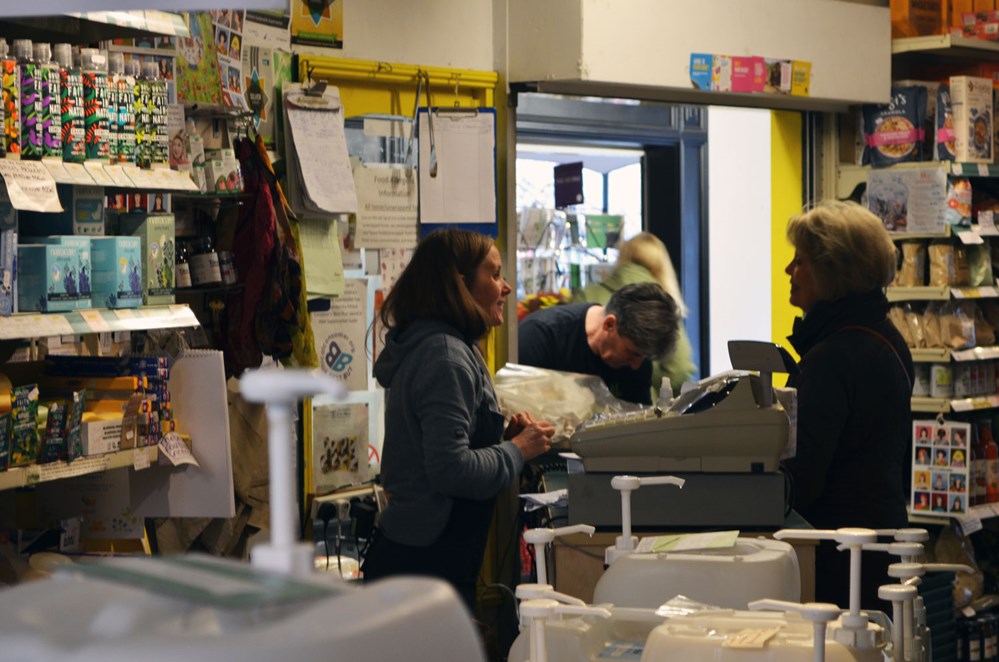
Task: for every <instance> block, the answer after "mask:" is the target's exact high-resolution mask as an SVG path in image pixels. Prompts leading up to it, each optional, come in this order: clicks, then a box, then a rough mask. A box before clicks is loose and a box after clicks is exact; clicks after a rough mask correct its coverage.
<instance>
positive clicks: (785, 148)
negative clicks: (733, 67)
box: [770, 111, 804, 358]
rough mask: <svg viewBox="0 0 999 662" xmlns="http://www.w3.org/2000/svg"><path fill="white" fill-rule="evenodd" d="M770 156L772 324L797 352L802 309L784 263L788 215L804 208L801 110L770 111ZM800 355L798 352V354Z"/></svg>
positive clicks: (788, 256) (788, 254)
mask: <svg viewBox="0 0 999 662" xmlns="http://www.w3.org/2000/svg"><path fill="white" fill-rule="evenodd" d="M770 118H771V119H770V124H771V131H770V141H771V149H770V160H771V180H770V182H771V183H770V187H771V192H770V197H771V201H772V202H771V225H770V231H771V247H770V255H771V262H772V273H773V277H772V278H771V281H770V282H771V285H770V290H771V292H770V300H771V316H772V318H771V324H770V328H771V329H772V332H773V341H774V342H776V343H778V344H780V345H781V346H782V347H785V348H786V349H787V350H788V351H790V352H791V353H792V354H794V350H793V349H792V348H791V346H790V344H789V343H788V342H787V336H788V335H790V333H791V327H792V324H793V323H794V318H795V316H796V315H798V314H799V313H800V312H801V311H799V310H798V309H797V308H794V307H793V306H792V305H791V304H790V303H788V297H789V296H790V281H789V279H788V276H787V274H785V273H784V267H786V266H787V264H788V262H790V261H791V257H792V256H793V255H794V250H793V249H792V248H791V245H790V244H789V243H788V241H787V237H786V235H785V229H786V227H787V219H788V218H790V217H791V216H793V215H794V214H796V213H798V212H800V211H801V208H802V206H803V205H804V201H803V200H802V199H801V183H802V170H801V147H802V145H801V127H802V117H801V113H797V112H790V111H773V112H771V113H770ZM795 358H797V356H796V357H795Z"/></svg>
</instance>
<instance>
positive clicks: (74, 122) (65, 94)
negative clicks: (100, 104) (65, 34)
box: [54, 44, 87, 163]
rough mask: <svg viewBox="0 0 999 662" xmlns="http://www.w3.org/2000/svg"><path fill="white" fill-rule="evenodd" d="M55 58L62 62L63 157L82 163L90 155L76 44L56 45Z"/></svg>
mask: <svg viewBox="0 0 999 662" xmlns="http://www.w3.org/2000/svg"><path fill="white" fill-rule="evenodd" d="M54 51H55V58H56V61H57V62H58V63H59V96H60V110H61V113H60V115H61V118H60V129H61V131H62V160H63V161H69V162H71V163H82V162H83V161H84V159H86V157H87V152H86V145H85V136H86V128H85V127H84V119H83V75H82V74H81V73H80V69H79V67H77V66H75V65H74V64H73V47H72V46H70V45H69V44H56V45H55V48H54Z"/></svg>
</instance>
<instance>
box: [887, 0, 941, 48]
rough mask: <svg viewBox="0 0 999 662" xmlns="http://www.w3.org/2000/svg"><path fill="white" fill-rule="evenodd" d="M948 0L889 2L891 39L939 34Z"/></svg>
mask: <svg viewBox="0 0 999 662" xmlns="http://www.w3.org/2000/svg"><path fill="white" fill-rule="evenodd" d="M947 1H948V0H891V38H892V39H900V38H903V37H921V36H924V35H934V34H940V33H941V31H942V30H943V26H944V20H943V19H944V16H945V15H946V13H947Z"/></svg>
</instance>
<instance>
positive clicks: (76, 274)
mask: <svg viewBox="0 0 999 662" xmlns="http://www.w3.org/2000/svg"><path fill="white" fill-rule="evenodd" d="M22 241H23V242H24V243H25V244H53V245H56V246H70V247H72V248H75V249H76V257H77V261H76V264H75V265H74V269H73V273H72V274H67V276H68V277H70V278H72V279H73V281H74V282H75V286H76V290H77V292H78V293H79V295H80V298H79V299H77V302H76V307H77V308H90V307H91V302H90V278H91V274H92V273H93V268H92V267H91V265H90V237H86V236H82V235H55V236H52V237H24V238H23V239H22ZM67 284H68V281H67Z"/></svg>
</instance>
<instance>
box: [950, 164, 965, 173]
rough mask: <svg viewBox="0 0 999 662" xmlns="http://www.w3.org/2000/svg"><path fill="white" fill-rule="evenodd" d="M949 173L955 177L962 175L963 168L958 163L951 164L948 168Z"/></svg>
mask: <svg viewBox="0 0 999 662" xmlns="http://www.w3.org/2000/svg"><path fill="white" fill-rule="evenodd" d="M950 171H951V172H952V173H953V174H955V175H963V174H964V166H962V165H961V164H960V163H953V164H951V166H950Z"/></svg>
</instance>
